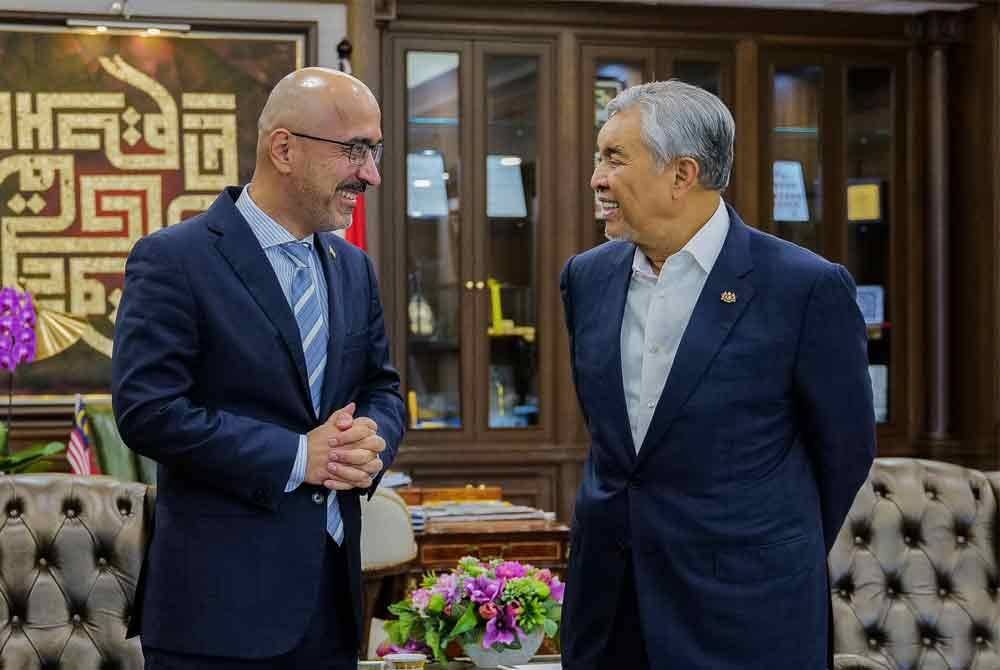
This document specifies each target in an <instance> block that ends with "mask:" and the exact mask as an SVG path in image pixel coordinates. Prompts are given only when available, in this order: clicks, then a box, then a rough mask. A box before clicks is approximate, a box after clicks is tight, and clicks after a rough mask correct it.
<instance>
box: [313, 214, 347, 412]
mask: <svg viewBox="0 0 1000 670" xmlns="http://www.w3.org/2000/svg"><path fill="white" fill-rule="evenodd" d="M330 237H331V235H330V234H327V233H317V234H316V244H317V245H318V248H317V251H318V252H319V259H320V267H321V268H322V269H323V275H324V276H325V277H326V293H327V301H328V303H329V311H328V313H329V315H330V342H329V345H328V347H327V353H326V370H325V371H324V373H323V396H322V400H321V402H320V416H319V419H320V421H324V420H326V418H327V417H328V416H330V412H332V411H333V409H334V407H333V404H334V402H335V401H336V399H337V394H336V391H337V384H336V379H337V373H338V372H339V370H340V363H341V360H340V359H341V356H342V354H343V351H344V334H345V333H344V330H345V328H346V325H345V321H344V302H343V300H342V299H341V296H343V294H344V285H343V273H342V272H341V270H340V263H341V261H340V260H338V259H337V258H336V248H335V247H334V243H333V241H332V240H331V239H330Z"/></svg>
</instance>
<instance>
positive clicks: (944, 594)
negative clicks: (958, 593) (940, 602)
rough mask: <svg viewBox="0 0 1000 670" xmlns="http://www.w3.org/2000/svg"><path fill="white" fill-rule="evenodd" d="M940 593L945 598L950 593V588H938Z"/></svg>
mask: <svg viewBox="0 0 1000 670" xmlns="http://www.w3.org/2000/svg"><path fill="white" fill-rule="evenodd" d="M938 595H939V596H941V597H942V598H944V597H945V596H947V595H948V589H938Z"/></svg>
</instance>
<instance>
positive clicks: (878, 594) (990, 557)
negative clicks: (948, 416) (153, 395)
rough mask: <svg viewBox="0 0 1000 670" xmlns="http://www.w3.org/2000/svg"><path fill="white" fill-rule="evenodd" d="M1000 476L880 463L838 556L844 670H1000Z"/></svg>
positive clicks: (833, 577)
mask: <svg viewBox="0 0 1000 670" xmlns="http://www.w3.org/2000/svg"><path fill="white" fill-rule="evenodd" d="M998 490H1000V473H993V474H986V473H983V472H979V471H976V470H969V469H966V468H962V467H959V466H956V465H950V464H947V463H939V462H934V461H923V460H916V459H894V458H882V459H877V460H876V462H875V465H874V466H873V467H872V470H871V473H870V474H869V477H868V481H867V482H866V483H865V485H864V486H863V487H862V489H861V491H860V492H859V493H858V496H857V498H856V499H855V501H854V505H853V507H852V508H851V511H850V513H849V514H848V518H847V521H846V522H845V523H844V526H843V528H841V531H840V534H839V535H838V537H837V541H836V544H835V545H834V547H833V550H832V551H831V553H830V558H829V568H830V583H831V598H832V602H833V624H834V625H833V630H834V650H835V658H834V665H835V668H836V670H998V669H1000V599H998V588H1000V575H998V570H997V534H996V533H997V526H996V522H997V499H998V497H997V491H998Z"/></svg>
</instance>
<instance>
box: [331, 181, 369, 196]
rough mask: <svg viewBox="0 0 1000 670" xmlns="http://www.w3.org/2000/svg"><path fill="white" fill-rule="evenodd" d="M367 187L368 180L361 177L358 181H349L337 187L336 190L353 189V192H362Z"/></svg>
mask: <svg viewBox="0 0 1000 670" xmlns="http://www.w3.org/2000/svg"><path fill="white" fill-rule="evenodd" d="M367 189H368V182H366V181H365V180H363V179H361V180H358V181H349V182H347V183H344V184H341V185H340V186H338V187H337V190H338V191H354V192H355V193H364V192H365V191H366V190H367Z"/></svg>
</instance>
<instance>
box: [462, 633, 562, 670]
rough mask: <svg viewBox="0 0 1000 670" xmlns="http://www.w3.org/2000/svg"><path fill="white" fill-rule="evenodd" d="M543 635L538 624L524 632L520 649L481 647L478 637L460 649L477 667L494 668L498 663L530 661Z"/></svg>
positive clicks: (481, 642)
mask: <svg viewBox="0 0 1000 670" xmlns="http://www.w3.org/2000/svg"><path fill="white" fill-rule="evenodd" d="M544 636H545V633H544V631H543V630H542V627H541V626H539V627H538V628H536V629H535V630H533V631H532V632H530V633H527V634H525V636H524V637H523V638H522V639H521V648H520V649H513V648H510V647H506V646H505V647H504V649H503V650H502V651H497V650H495V649H493V648H492V647H491V648H489V649H483V640H482V637H480V638H479V639H478V640H476V641H475V642H469V643H466V644H463V645H462V651H464V652H465V655H466V656H468V657H469V659H470V660H471V661H472V662H473V663H474V664H475V665H476V667H477V668H495V667H497V666H498V665H509V666H513V665H523V664H525V663H527V662H528V661H530V660H531V658H532V657H533V656H534V655H535V653H536V652H537V651H538V648H539V647H540V646H542V638H543V637H544Z"/></svg>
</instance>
